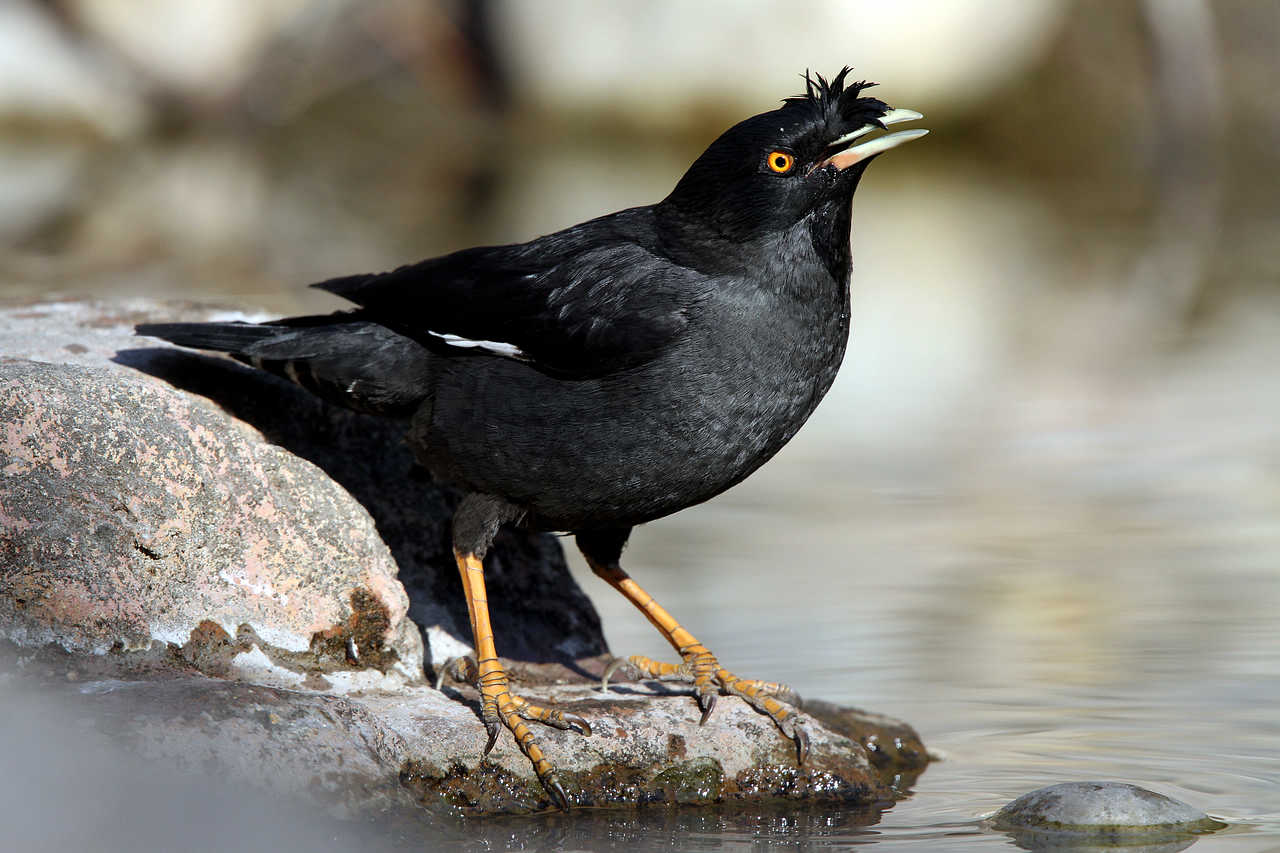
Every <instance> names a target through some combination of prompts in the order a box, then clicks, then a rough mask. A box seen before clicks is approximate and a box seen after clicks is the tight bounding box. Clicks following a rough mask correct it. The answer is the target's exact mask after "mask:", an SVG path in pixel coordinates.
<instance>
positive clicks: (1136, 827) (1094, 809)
mask: <svg viewBox="0 0 1280 853" xmlns="http://www.w3.org/2000/svg"><path fill="white" fill-rule="evenodd" d="M990 825H991V826H992V827H993V828H995V829H1001V830H1006V831H1012V832H1014V833H1015V834H1018V833H1029V834H1030V840H1031V841H1032V843H1037V844H1038V845H1039V848H1038V849H1043V848H1044V847H1045V845H1052V844H1053V843H1055V839H1058V840H1060V837H1061V836H1065V835H1072V836H1077V837H1089V838H1094V839H1098V838H1101V839H1105V840H1110V841H1114V840H1117V839H1123V838H1125V837H1128V836H1133V837H1138V839H1139V841H1147V842H1150V843H1153V844H1161V845H1165V844H1179V843H1181V841H1182V840H1183V836H1187V835H1192V834H1195V833H1203V832H1209V831H1212V830H1215V829H1221V828H1222V827H1223V826H1224V824H1222V823H1221V822H1219V821H1215V820H1214V819H1213V818H1211V817H1209V816H1208V815H1206V814H1205V813H1204V812H1202V811H1200V810H1199V809H1197V808H1195V807H1194V806H1190V805H1188V804H1187V803H1184V802H1181V801H1179V800H1175V799H1172V798H1170V797H1166V796H1164V795H1163V794H1157V793H1156V792H1154V791H1149V790H1147V789H1146V788H1139V787H1138V786H1136V785H1130V784H1127V783H1124V782H1062V783H1060V784H1057V785H1050V786H1048V787H1046V788H1040V789H1039V790H1035V791H1032V792H1031V793H1029V794H1023V795H1022V796H1021V797H1018V798H1017V799H1016V800H1014V801H1013V802H1011V803H1010V804H1009V805H1007V806H1005V807H1004V808H1003V809H1001V810H1000V811H998V812H996V814H995V815H993V816H992V818H991V819H990ZM1170 849H1180V848H1177V847H1173V848H1170Z"/></svg>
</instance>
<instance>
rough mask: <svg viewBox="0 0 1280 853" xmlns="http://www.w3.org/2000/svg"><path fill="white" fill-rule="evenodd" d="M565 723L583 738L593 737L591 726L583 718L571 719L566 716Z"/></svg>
mask: <svg viewBox="0 0 1280 853" xmlns="http://www.w3.org/2000/svg"><path fill="white" fill-rule="evenodd" d="M564 721H565V722H566V723H568V724H569V728H570V729H572V730H573V731H575V732H577V733H578V734H580V735H582V736H583V737H591V726H590V725H588V723H587V721H586V720H584V719H582V718H581V717H570V716H568V715H567V714H566V715H565V718H564Z"/></svg>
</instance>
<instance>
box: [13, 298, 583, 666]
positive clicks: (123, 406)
mask: <svg viewBox="0 0 1280 853" xmlns="http://www.w3.org/2000/svg"><path fill="white" fill-rule="evenodd" d="M232 316H240V317H241V318H243V315H229V314H228V312H216V311H212V310H210V309H207V308H193V307H192V306H183V305H177V304H171V305H162V304H157V303H154V302H147V301H139V302H134V303H116V304H111V305H105V304H89V303H56V304H48V305H40V306H31V307H27V308H18V309H11V310H8V311H3V312H0V358H3V359H4V362H3V364H0V387H4V388H7V389H8V390H7V393H6V392H0V399H3V400H4V402H0V410H2V413H0V423H9V424H12V425H13V426H11V427H10V428H9V430H8V431H7V432H6V433H4V434H3V435H2V436H0V456H3V457H4V458H5V460H6V461H3V462H0V506H2V507H4V508H5V510H4V512H5V513H6V514H7V516H8V517H9V521H3V520H0V524H3V527H4V530H5V532H6V534H7V535H5V537H4V539H3V541H0V547H3V548H5V549H8V550H6V551H4V554H6V555H7V556H4V557H0V598H3V593H4V591H5V590H6V589H7V588H8V586H7V584H18V583H21V584H22V586H23V588H24V589H35V588H37V587H40V588H45V589H49V590H53V588H54V587H58V591H56V592H51V593H50V594H54V595H55V597H54V598H53V599H50V605H51V606H52V607H54V608H55V610H56V608H63V607H79V606H80V604H81V599H82V598H84V597H85V596H88V597H89V599H92V600H95V601H97V602H98V604H97V605H96V606H95V607H94V608H93V609H91V610H89V611H85V612H84V614H83V615H84V616H85V617H87V619H88V621H86V622H84V623H83V624H81V623H77V625H76V626H69V627H68V628H67V631H68V636H67V637H66V638H65V639H66V640H67V641H68V642H69V643H71V644H72V646H73V647H75V648H79V649H87V648H90V647H93V648H94V649H97V650H102V649H103V648H108V647H111V646H112V645H114V644H115V643H116V642H117V641H120V642H121V644H122V645H121V647H122V648H145V647H146V646H147V645H148V643H147V642H146V640H147V637H148V636H150V639H154V640H158V641H161V642H162V643H166V644H174V645H176V646H183V645H185V644H186V643H187V642H188V640H189V639H190V636H189V635H190V632H191V631H193V630H195V629H196V628H197V627H198V626H199V625H200V624H201V622H203V621H205V620H206V617H207V618H208V619H209V620H211V621H212V622H213V623H214V624H216V625H218V626H219V627H220V628H221V630H222V631H223V632H224V633H225V634H226V635H227V636H228V637H236V636H237V634H238V632H239V630H240V626H241V625H246V624H247V625H249V626H251V627H252V628H253V630H254V631H256V633H257V635H258V637H259V638H260V639H261V640H263V641H264V642H265V643H266V644H270V645H273V646H276V647H278V648H279V649H281V650H282V652H283V653H288V654H293V653H302V652H304V651H306V650H308V649H310V648H311V645H312V643H314V642H321V643H322V645H324V649H325V650H327V651H324V652H323V654H321V655H320V656H318V657H317V656H313V658H314V660H313V661H311V663H312V664H314V667H318V668H319V670H320V671H325V670H326V669H328V668H331V665H332V667H336V668H337V669H338V670H340V671H343V672H347V671H349V669H350V668H349V667H347V666H346V664H344V663H343V662H342V661H341V660H333V659H332V658H333V655H332V654H331V652H332V651H333V650H334V649H336V648H337V647H338V646H340V645H344V644H345V638H346V636H347V634H348V633H350V632H349V631H345V630H344V629H342V628H340V627H339V626H341V625H342V624H345V623H344V620H346V619H347V618H348V617H349V616H350V615H351V614H352V613H353V612H354V611H355V609H358V608H356V606H355V605H353V603H352V595H353V594H356V593H357V592H358V591H359V590H363V589H368V590H370V591H372V593H373V594H374V597H375V598H378V599H379V600H382V601H383V603H384V604H385V605H386V607H387V609H388V618H389V619H390V623H389V625H388V630H389V631H391V632H392V633H393V634H395V636H396V637H397V638H398V639H397V643H398V644H399V645H393V646H391V647H389V648H390V650H391V651H393V652H394V653H395V654H396V655H397V656H400V657H402V658H404V665H403V666H401V667H399V669H400V670H401V671H402V674H404V675H405V677H409V676H408V673H409V672H411V671H415V670H416V671H418V674H420V670H421V658H422V652H420V651H417V650H416V641H415V640H414V639H413V638H412V637H410V636H409V634H412V633H413V630H411V629H412V626H413V625H414V624H415V623H416V625H418V626H422V628H423V629H424V632H425V636H426V639H427V648H426V653H427V662H428V663H429V664H430V663H431V662H432V661H434V662H436V663H439V662H440V661H442V660H443V659H446V658H449V657H453V656H456V655H458V654H462V653H465V652H466V651H467V650H468V649H469V647H470V642H471V638H470V629H469V627H468V621H467V608H466V603H465V601H464V600H463V598H462V594H461V584H460V583H459V581H458V579H457V569H456V568H455V566H454V563H453V554H452V547H451V545H450V535H449V518H450V516H451V514H452V507H453V503H454V501H455V500H456V495H454V494H452V493H451V492H450V491H449V490H447V489H444V488H441V487H440V486H438V485H437V484H435V483H433V482H431V480H430V479H429V478H428V477H427V476H426V475H425V474H423V473H421V472H420V471H417V469H416V468H415V465H414V461H413V457H412V454H411V453H410V452H409V449H408V448H407V447H406V446H405V445H404V441H403V433H404V428H403V426H402V425H399V424H396V423H393V422H390V421H387V420H383V419H380V418H373V417H369V416H365V415H358V414H355V413H354V412H347V411H344V410H341V409H338V408H337V407H334V406H329V405H327V404H325V403H323V402H321V401H320V400H318V399H317V398H315V397H314V396H312V395H311V394H309V393H307V392H306V391H303V390H302V389H301V388H297V387H296V386H293V385H291V384H290V383H288V382H284V381H282V380H278V379H276V378H275V377H272V376H270V375H267V374H265V373H263V372H261V371H257V370H252V369H250V368H247V367H245V366H243V365H240V364H239V363H237V362H234V361H231V360H230V359H227V358H222V357H217V356H211V355H204V354H199V353H194V352H190V351H186V350H178V349H176V348H174V347H172V346H170V345H168V344H164V345H159V344H158V343H157V342H155V341H154V340H151V339H146V338H138V337H135V336H134V335H133V324H134V323H137V322H141V321H143V320H154V319H191V320H202V319H212V318H215V317H216V318H218V319H229V318H231V317H232ZM23 360H26V361H27V362H34V363H25V364H24V363H23ZM45 385H47V389H45V388H44V386H45ZM41 389H44V390H41ZM64 447H65V448H66V449H65V451H63V450H58V448H64ZM55 451H56V452H55ZM88 460H93V461H94V462H95V463H96V464H94V465H87V464H81V463H84V462H87V461H88ZM54 508H56V510H57V512H56V513H54V514H52V515H50V511H51V509H54ZM46 516H48V518H46ZM38 520H39V523H36V522H37V521H38ZM28 525H29V526H28ZM82 530H93V531H95V537H96V538H93V537H84V536H81V535H79V533H78V531H82ZM13 549H18V550H13ZM51 558H52V559H53V560H54V562H50V559H51ZM89 558H92V559H89ZM77 560H80V562H81V564H82V569H83V567H84V566H94V567H102V566H114V568H112V569H110V570H109V571H106V572H100V573H99V574H100V575H101V576H100V577H95V578H94V579H93V580H92V581H89V580H86V579H81V580H80V581H79V582H78V583H79V587H77V589H79V590H80V591H79V592H72V591H68V589H69V588H63V587H64V585H63V584H61V582H59V583H54V582H53V578H55V577H61V574H60V573H64V572H69V573H72V574H74V573H75V572H76V571H79V570H81V569H77V568H76V567H75V566H74V565H73V564H74V563H75V562H76V561H77ZM104 560H105V561H106V562H103V561H104ZM263 560H268V561H269V563H270V564H269V565H267V566H262V565H259V564H260V563H261V562H262V561H263ZM18 563H21V564H22V565H21V566H20V567H19V568H20V571H19V575H20V576H19V575H15V574H14V573H13V566H14V565H15V564H18ZM115 564H118V565H115ZM5 566H7V567H9V571H4V569H3V567H5ZM397 567H398V579H397ZM486 578H487V580H488V585H489V587H490V589H491V590H493V591H494V595H493V596H492V598H493V602H492V603H491V605H490V608H491V612H492V614H493V620H494V623H495V624H497V625H501V626H502V635H501V638H500V642H501V646H500V649H501V651H502V652H503V654H505V655H509V656H510V657H513V658H516V659H519V660H526V661H537V662H559V663H567V662H571V661H573V660H576V659H578V658H584V657H592V656H597V655H600V654H603V653H604V652H605V651H606V647H605V642H604V636H603V634H602V633H601V630H600V620H599V617H598V616H597V615H596V613H595V609H594V608H593V607H592V606H591V602H590V601H589V600H588V599H587V598H586V596H585V595H584V594H583V593H582V591H581V590H580V589H579V588H578V587H577V585H576V584H575V583H574V582H573V580H572V578H570V576H569V573H568V569H567V567H566V566H565V564H564V559H563V556H562V555H561V552H560V549H559V546H558V544H557V543H556V541H555V539H554V538H553V537H551V536H548V535H545V534H521V533H518V532H512V531H504V533H503V534H502V536H501V537H500V538H499V541H498V542H497V543H496V545H495V548H494V554H493V555H492V557H491V558H490V559H489V560H488V561H487V568H486ZM113 585H119V586H118V588H116V587H115V586H113ZM90 586H92V587H93V589H89V587H90ZM166 587H167V588H166ZM140 589H146V590H148V591H149V592H152V593H154V594H155V595H156V596H157V597H158V598H157V601H155V602H153V604H154V607H152V608H151V609H152V610H153V611H154V612H153V613H152V615H150V616H148V617H147V619H148V620H149V621H148V623H147V624H148V627H147V628H145V629H144V628H143V626H142V622H141V621H139V620H141V619H142V617H141V616H140V615H139V614H138V613H137V612H134V613H125V612H122V611H119V608H120V607H122V606H126V607H127V606H129V605H121V604H120V602H122V601H135V598H136V596H135V593H136V592H137V591H138V590H140ZM197 589H198V592H199V595H201V596H205V599H203V600H198V601H190V600H187V599H186V596H188V595H191V594H193V592H195V591H197ZM552 589H554V590H556V595H554V596H549V595H547V594H546V590H552ZM113 590H114V591H113ZM237 591H239V592H237ZM406 591H407V593H408V603H409V610H408V616H409V619H408V620H406V619H405V618H404V615H405V614H404V604H405V600H404V594H405V592H406ZM240 592H243V593H245V595H246V597H245V598H244V600H243V601H241V600H239V599H238V598H237V596H238V595H239V593H240ZM311 593H314V594H315V600H314V601H312V602H310V603H309V604H308V603H306V602H303V605H304V606H311V607H314V608H318V609H316V610H314V612H312V613H311V614H310V615H306V616H304V615H303V614H301V613H292V612H288V611H293V610H296V609H297V608H299V606H300V604H299V602H300V601H302V600H301V599H299V598H297V596H298V595H303V596H306V595H308V594H311ZM360 594H361V596H363V593H360ZM208 596H215V597H220V601H219V603H217V605H216V607H213V609H210V607H211V602H210V601H209V600H207V597H208ZM281 596H293V597H292V598H290V599H289V600H288V601H287V602H286V600H285V599H284V598H281ZM13 597H14V598H15V599H22V600H23V601H26V600H27V598H26V596H25V595H20V594H18V593H17V591H16V587H15V591H14V594H13ZM72 599H75V600H74V601H73V600H72ZM42 600H43V599H42ZM362 600H364V598H363V597H362ZM110 602H115V603H114V604H111V603H110ZM286 604H287V607H284V608H282V607H280V605H286ZM6 606H8V607H9V608H10V609H9V610H6V609H5V608H6ZM13 606H15V605H6V604H5V603H4V602H3V601H2V600H0V633H3V631H4V630H5V628H4V625H5V624H6V623H9V622H10V619H11V616H12V607H13ZM112 607H115V608H117V612H110V611H111V608H112ZM219 608H221V609H219ZM227 608H241V610H239V611H234V612H233V610H229V609H227ZM46 615H48V616H49V618H50V619H52V620H55V621H56V620H57V619H58V618H60V617H58V616H57V613H56V612H53V613H50V614H46ZM42 618H43V617H41V616H36V615H34V611H32V610H30V609H28V610H27V611H26V612H25V613H24V615H23V619H22V621H21V625H22V630H30V631H33V632H35V633H33V634H32V636H30V637H29V638H28V639H27V640H25V641H24V642H46V641H50V640H53V639H55V637H54V635H53V634H52V633H51V631H52V629H51V628H50V627H48V624H47V622H48V620H46V623H45V626H44V627H41V625H42V622H41V619H42ZM280 619H285V620H287V621H285V622H280V621H278V620H280ZM166 620H167V621H166ZM151 627H154V629H155V631H156V633H155V634H154V635H148V632H149V631H150V630H151ZM366 627H367V620H366ZM116 629H119V630H120V631H125V629H128V630H127V632H126V633H121V634H120V635H119V636H117V635H116V634H113V633H112V631H113V630H116ZM317 632H328V633H326V634H325V636H324V637H323V638H321V640H316V638H315V634H316V633H317ZM71 634H74V635H75V636H71ZM355 639H356V641H357V650H356V651H357V657H358V656H359V653H360V648H361V646H360V643H361V642H367V641H368V638H363V639H362V638H361V637H356V638H355ZM405 644H408V645H405ZM410 646H415V647H414V648H410ZM69 647H70V646H69ZM260 649H262V650H263V651H264V653H267V652H266V650H265V648H264V647H262V646H261V645H260ZM366 651H369V650H368V649H366ZM267 654H268V656H270V653H267ZM406 656H407V657H406ZM277 657H279V656H277ZM345 657H346V655H345V651H343V653H342V654H340V655H338V658H340V659H341V658H345ZM320 658H324V660H321V659H320ZM281 660H282V658H281ZM371 660H372V659H371ZM298 665H301V664H300V663H299V664H298ZM314 667H313V668H314ZM202 671H205V670H202ZM209 674H213V675H222V674H224V673H223V672H222V671H221V669H218V670H215V671H212V672H209ZM283 683H288V680H287V679H286V681H285V682H283Z"/></svg>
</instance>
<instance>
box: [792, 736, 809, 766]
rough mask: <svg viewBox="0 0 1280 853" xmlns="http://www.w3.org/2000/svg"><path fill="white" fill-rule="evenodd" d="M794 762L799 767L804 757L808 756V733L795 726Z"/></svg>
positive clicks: (802, 764)
mask: <svg viewBox="0 0 1280 853" xmlns="http://www.w3.org/2000/svg"><path fill="white" fill-rule="evenodd" d="M795 739H796V764H797V765H799V766H800V767H803V766H804V762H805V759H807V758H808V757H809V733H808V732H807V731H805V730H804V729H802V728H801V727H800V726H796V734H795Z"/></svg>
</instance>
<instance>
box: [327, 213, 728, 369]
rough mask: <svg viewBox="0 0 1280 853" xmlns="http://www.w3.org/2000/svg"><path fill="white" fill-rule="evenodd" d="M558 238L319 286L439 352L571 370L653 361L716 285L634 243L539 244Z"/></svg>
mask: <svg viewBox="0 0 1280 853" xmlns="http://www.w3.org/2000/svg"><path fill="white" fill-rule="evenodd" d="M553 236H554V235H553ZM547 239H548V238H543V240H537V241H534V242H532V243H526V244H522V245H518V246H499V247H481V248H476V249H466V250H463V251H461V252H456V253H454V254H452V255H446V256H444V257H440V258H433V259H431V260H427V261H423V262H421V263H418V264H412V265H409V266H404V267H400V268H399V269H396V270H393V271H392V272H389V273H382V274H380V275H368V276H350V277H347V278H340V279H332V280H330V281H324V282H320V283H319V284H315V285H312V286H313V287H318V288H320V289H322V290H327V291H329V292H331V293H334V294H337V295H338V296H341V297H343V298H344V299H348V300H350V301H352V302H354V303H355V304H357V305H359V306H361V309H362V310H361V311H360V314H361V315H362V316H364V317H366V318H368V319H372V320H375V321H377V322H379V323H382V324H384V325H386V326H388V327H389V328H391V329H394V330H395V331H397V332H400V333H401V334H405V335H409V336H411V337H413V338H414V339H416V340H418V341H420V342H422V343H424V344H426V345H427V346H429V347H431V348H433V349H435V350H437V351H444V352H449V353H452V354H458V355H461V354H466V353H487V354H491V355H498V356H503V357H506V358H514V359H518V360H520V361H526V362H529V363H530V364H532V365H533V366H534V367H537V368H538V369H540V370H543V371H545V372H547V373H551V374H554V375H559V376H564V377H568V378H588V377H593V376H600V375H604V374H606V373H611V372H614V371H617V370H623V369H626V368H628V367H633V366H635V365H638V364H642V363H644V362H646V361H648V360H650V359H652V358H653V357H654V356H655V355H657V354H658V353H659V352H660V351H661V350H662V349H663V348H664V347H666V346H667V345H668V344H670V343H671V342H672V341H673V340H674V339H675V338H676V337H677V336H678V335H679V334H680V332H681V331H682V330H683V329H684V328H685V326H686V325H687V323H688V314H689V311H690V309H691V308H692V307H693V306H694V305H695V304H696V302H697V301H698V299H699V298H700V294H702V293H704V292H705V289H706V281H705V279H704V278H703V276H701V274H699V273H696V272H694V271H693V270H690V269H687V268H685V267H682V266H679V265H677V264H675V263H673V262H672V261H670V260H668V259H666V258H662V257H659V256H657V255H655V254H653V253H652V252H650V251H648V250H647V249H645V248H643V247H641V246H639V245H637V244H635V243H631V242H625V241H608V242H605V243H603V244H602V245H601V244H597V245H595V246H592V247H585V246H583V245H582V243H583V242H586V241H577V242H578V245H577V246H572V245H571V246H568V247H567V248H566V247H563V246H556V245H554V244H553V245H540V244H542V243H543V241H544V240H547Z"/></svg>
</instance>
